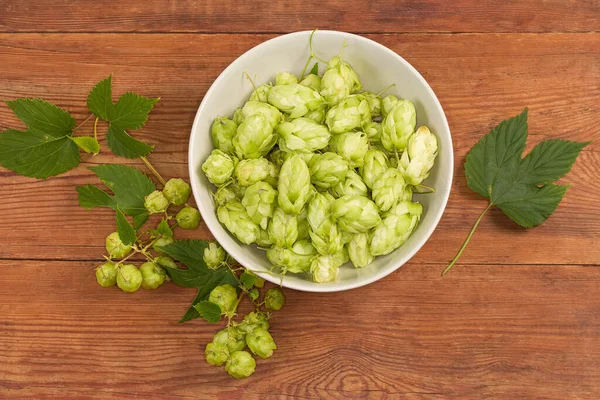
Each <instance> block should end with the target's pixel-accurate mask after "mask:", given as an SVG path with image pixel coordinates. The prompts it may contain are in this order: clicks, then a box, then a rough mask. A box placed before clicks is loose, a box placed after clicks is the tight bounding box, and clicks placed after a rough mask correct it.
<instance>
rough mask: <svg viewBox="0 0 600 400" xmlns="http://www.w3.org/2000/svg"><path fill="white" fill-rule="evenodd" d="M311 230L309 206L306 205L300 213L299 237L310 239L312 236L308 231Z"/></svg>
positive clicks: (299, 238) (300, 238)
mask: <svg viewBox="0 0 600 400" xmlns="http://www.w3.org/2000/svg"><path fill="white" fill-rule="evenodd" d="M309 230H310V225H309V224H308V207H304V208H303V209H302V211H301V212H300V214H298V239H297V240H302V239H308V238H309V237H310V236H309V235H308V231H309Z"/></svg>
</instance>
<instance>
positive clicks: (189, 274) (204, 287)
mask: <svg viewBox="0 0 600 400" xmlns="http://www.w3.org/2000/svg"><path fill="white" fill-rule="evenodd" d="M207 246H208V242H207V241H205V240H178V241H176V242H175V243H171V244H169V245H167V246H163V247H162V249H163V251H164V252H165V253H166V254H167V255H168V256H170V257H172V258H174V259H175V260H177V261H180V262H181V263H183V264H185V265H186V266H187V267H188V269H173V268H169V269H167V273H168V274H169V276H170V277H171V280H172V281H173V283H175V284H177V285H179V286H183V287H194V288H198V294H197V295H196V297H195V298H194V300H193V301H192V304H191V305H190V308H189V309H188V310H187V312H186V313H185V314H184V315H183V317H182V318H181V321H179V322H185V321H189V320H191V319H194V318H198V317H199V314H198V311H197V310H196V309H195V308H194V305H196V304H198V303H199V302H200V301H202V300H206V299H207V298H208V295H209V294H210V292H211V291H212V290H213V289H214V288H215V287H217V286H219V285H224V284H226V283H229V284H230V285H232V286H235V287H237V279H236V278H235V277H234V276H233V274H232V272H231V271H230V270H229V268H219V269H217V270H211V269H209V268H208V267H207V266H206V263H205V262H204V259H203V257H202V256H203V254H204V249H205V248H206V247H207Z"/></svg>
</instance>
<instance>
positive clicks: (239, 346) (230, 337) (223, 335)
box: [213, 326, 246, 353]
mask: <svg viewBox="0 0 600 400" xmlns="http://www.w3.org/2000/svg"><path fill="white" fill-rule="evenodd" d="M213 343H219V344H222V345H225V346H227V350H228V351H229V353H233V352H234V351H240V350H244V348H245V347H246V334H245V333H244V332H242V331H241V330H240V329H239V328H234V327H232V326H229V327H227V328H225V329H222V330H220V331H219V332H217V333H216V334H215V337H214V338H213Z"/></svg>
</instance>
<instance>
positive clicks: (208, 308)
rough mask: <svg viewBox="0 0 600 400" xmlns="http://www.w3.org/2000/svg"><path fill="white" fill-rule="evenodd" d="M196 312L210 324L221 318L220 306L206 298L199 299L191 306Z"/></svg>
mask: <svg viewBox="0 0 600 400" xmlns="http://www.w3.org/2000/svg"><path fill="white" fill-rule="evenodd" d="M193 307H194V308H195V309H196V311H198V314H199V315H200V316H201V317H202V318H204V319H205V320H206V321H207V322H209V323H211V324H216V323H217V322H219V320H220V319H221V308H220V307H219V306H218V305H216V304H214V303H211V302H210V301H207V300H201V301H199V302H198V303H196V304H194V306H193Z"/></svg>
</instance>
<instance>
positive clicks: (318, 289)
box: [188, 30, 454, 293]
mask: <svg viewBox="0 0 600 400" xmlns="http://www.w3.org/2000/svg"><path fill="white" fill-rule="evenodd" d="M311 32H312V31H309V30H304V31H298V32H292V33H288V34H284V35H279V36H276V37H274V38H271V39H269V40H266V41H264V42H261V43H259V44H257V45H256V46H253V47H252V48H250V49H249V50H247V51H245V52H244V53H243V54H242V55H240V56H239V57H238V58H236V59H235V60H234V61H233V62H232V63H231V64H229V65H228V66H227V67H226V68H225V69H224V70H223V71H222V72H221V73H220V74H219V76H218V77H217V78H216V79H215V80H214V82H213V83H212V84H211V86H210V88H209V89H208V90H207V91H206V93H205V95H204V97H203V98H202V101H201V102H200V105H199V106H198V110H197V111H196V116H195V117H194V123H193V124H192V129H191V133H190V138H189V144H188V172H189V174H190V183H191V186H192V193H193V194H194V199H195V198H196V193H197V192H198V193H199V192H200V190H201V187H200V186H199V184H198V183H197V179H193V176H194V174H196V167H197V166H196V165H194V164H193V162H192V161H193V160H194V158H193V155H194V146H193V145H192V143H194V140H193V139H194V137H195V135H196V132H197V131H198V129H197V127H198V125H199V124H200V115H201V114H202V111H203V109H204V107H205V106H206V104H207V99H208V98H210V95H211V94H212V92H213V91H214V90H216V89H215V87H216V86H217V85H218V83H219V82H220V81H221V80H223V79H225V78H224V76H225V75H226V73H227V72H228V71H229V70H232V69H234V68H236V67H237V65H238V64H242V63H243V61H244V59H245V58H247V57H249V55H250V53H252V52H253V51H254V50H256V49H257V48H259V47H261V46H265V45H267V44H268V43H270V44H273V43H276V42H279V41H285V40H287V39H289V38H291V37H296V36H307V38H308V35H310V34H311ZM319 32H321V33H326V34H330V35H336V36H340V37H342V38H347V37H352V38H353V39H354V40H357V41H362V42H365V43H367V44H369V45H371V46H376V47H379V48H380V49H381V50H383V51H384V52H387V53H388V54H389V55H391V56H392V57H395V58H396V59H397V60H398V61H400V62H401V63H402V64H404V65H405V66H406V67H407V68H408V69H409V70H410V71H411V72H412V73H413V74H414V75H415V76H416V77H417V79H418V80H419V81H420V83H421V84H422V85H423V86H424V87H425V90H426V91H428V92H429V94H430V95H431V96H432V98H433V100H434V104H435V106H436V107H437V108H438V109H439V111H440V112H441V116H442V124H443V126H444V128H445V129H446V131H447V132H448V135H449V136H450V140H449V144H448V150H449V152H450V157H449V158H450V160H449V162H450V164H449V165H448V169H449V171H450V184H449V185H448V186H447V189H446V190H445V191H444V192H443V193H440V194H442V195H443V198H442V204H441V207H440V208H439V209H438V210H437V213H436V215H434V219H433V222H432V224H431V225H430V226H429V227H428V230H427V231H426V232H425V234H424V236H423V238H422V239H421V240H420V241H419V242H417V244H416V245H415V246H414V247H413V248H412V249H411V250H410V251H409V252H408V253H407V254H406V255H404V256H403V257H402V259H399V260H398V261H397V262H395V263H394V264H397V265H395V266H393V267H391V268H386V269H381V270H379V271H376V272H375V273H374V274H373V275H371V276H369V277H368V278H365V279H362V280H360V281H358V282H351V283H340V282H336V284H335V285H328V284H317V283H314V282H310V281H308V280H307V281H306V285H305V284H304V282H300V283H296V282H291V283H289V282H286V279H285V277H283V278H280V277H275V276H272V275H271V274H269V273H268V272H256V274H257V275H259V276H260V277H262V278H263V279H265V280H267V281H269V282H272V283H275V284H278V285H279V284H281V286H283V287H286V288H288V289H294V290H299V291H303V292H315V293H325V292H341V291H345V290H350V289H356V288H359V287H362V286H366V285H368V284H371V283H373V282H376V281H378V280H380V279H383V278H385V277H386V276H388V275H389V274H391V273H392V272H394V271H397V270H398V269H399V268H400V267H402V266H403V265H404V264H406V263H407V262H408V261H410V259H411V258H412V257H413V256H414V255H415V254H416V253H417V252H418V251H419V250H421V248H422V247H423V246H424V245H425V243H426V242H427V241H428V240H429V238H430V237H431V235H432V234H433V232H434V231H435V229H436V228H437V226H438V224H439V222H440V220H441V218H442V215H443V214H444V211H445V210H446V206H447V204H448V199H449V197H450V192H451V189H452V181H453V179H454V146H453V144H452V133H451V131H450V126H449V125H448V120H447V118H446V114H445V112H444V109H443V107H442V105H441V103H440V101H439V99H438V97H437V96H436V94H435V92H434V91H433V89H432V88H431V86H429V83H428V82H427V81H426V80H425V78H423V76H422V75H421V74H420V73H419V71H417V69H416V68H415V67H413V66H412V65H411V64H410V63H409V62H408V61H406V60H405V59H404V58H403V57H402V56H400V55H399V54H397V53H396V52H394V51H393V50H391V49H389V48H388V47H386V46H384V45H382V44H381V43H378V42H376V41H374V40H372V39H369V38H366V37H364V36H360V35H356V34H353V33H348V32H343V31H334V30H318V31H317V34H318V33H319ZM197 134H200V133H197ZM197 205H198V208H199V210H200V212H201V213H202V208H203V205H202V204H198V203H197ZM205 223H206V226H207V227H208V229H209V231H210V232H211V233H212V235H213V236H214V237H215V239H216V240H217V241H219V237H220V236H221V235H222V234H225V235H228V233H227V232H225V228H223V227H222V226H221V225H220V224H219V226H218V228H217V227H213V226H211V225H212V224H210V223H208V222H207V221H205ZM217 223H218V222H217ZM219 243H221V242H220V241H219ZM221 246H223V248H224V249H225V251H227V252H228V253H229V254H230V255H231V256H232V257H233V258H234V259H235V260H236V261H237V262H238V263H240V264H241V265H242V266H244V267H246V268H250V267H248V266H247V265H246V263H245V257H244V256H243V254H240V253H239V252H238V251H237V249H235V248H229V249H228V248H227V247H226V246H225V245H223V244H221ZM253 270H254V269H253Z"/></svg>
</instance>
